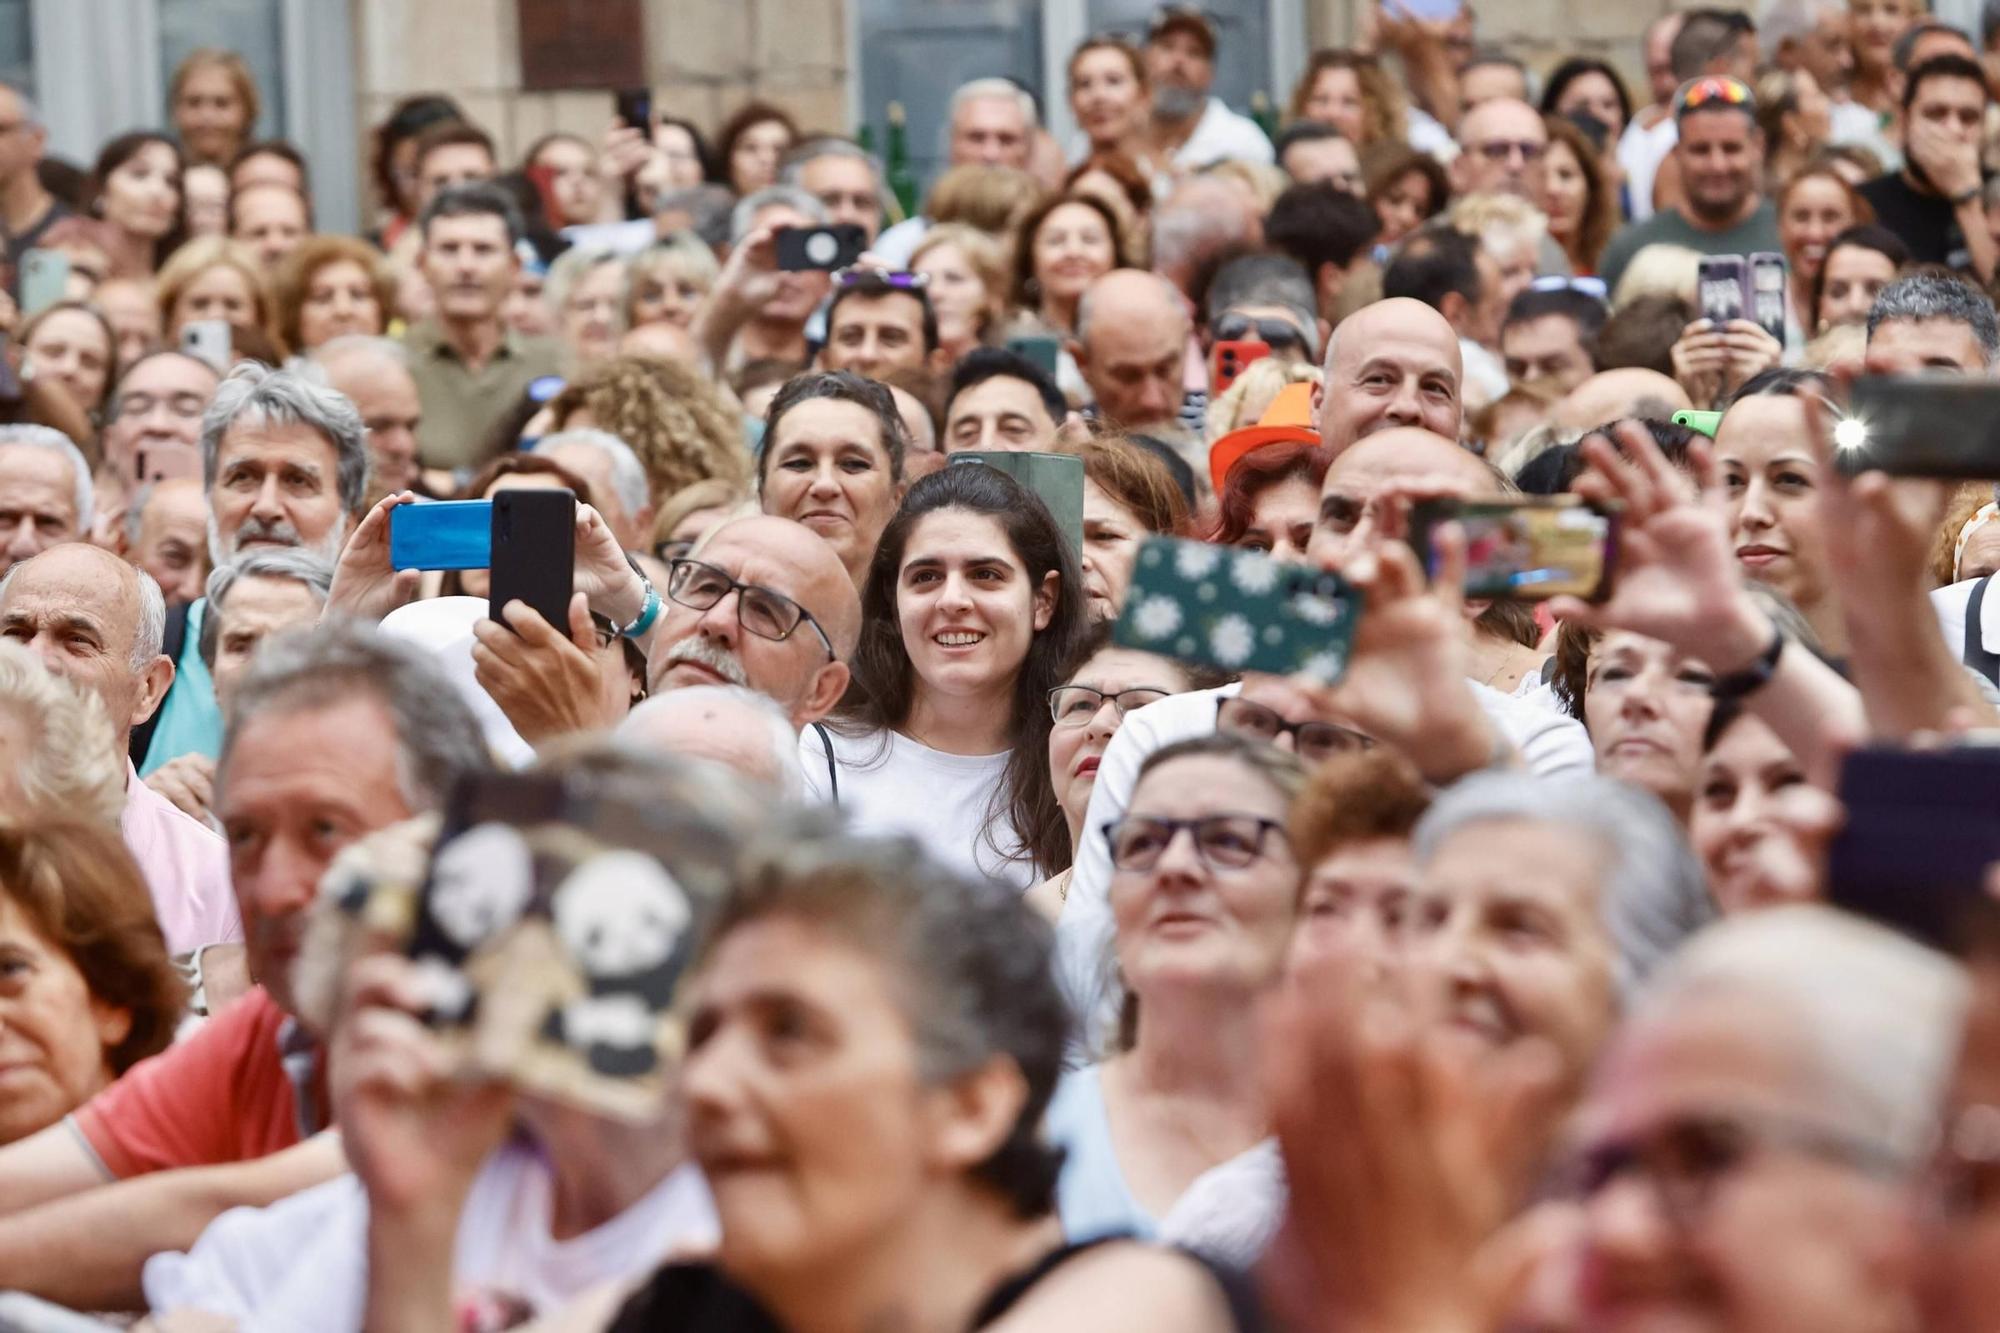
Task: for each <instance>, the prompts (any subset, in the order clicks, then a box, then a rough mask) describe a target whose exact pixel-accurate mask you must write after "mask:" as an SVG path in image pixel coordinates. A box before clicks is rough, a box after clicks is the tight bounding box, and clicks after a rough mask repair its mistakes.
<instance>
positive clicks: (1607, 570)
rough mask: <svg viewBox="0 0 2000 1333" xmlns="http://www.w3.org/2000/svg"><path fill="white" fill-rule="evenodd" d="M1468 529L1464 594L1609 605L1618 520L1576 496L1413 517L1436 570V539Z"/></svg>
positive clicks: (1414, 538) (1448, 508)
mask: <svg viewBox="0 0 2000 1333" xmlns="http://www.w3.org/2000/svg"><path fill="white" fill-rule="evenodd" d="M1450 520H1456V521H1457V522H1458V523H1459V524H1460V525H1461V526H1463V527H1464V529H1465V557H1466V570H1465V595H1466V596H1467V597H1471V598H1480V599H1487V600H1494V601H1501V600H1505V601H1516V602H1540V601H1546V600H1547V599H1549V598H1551V597H1581V598H1584V599H1585V600H1586V601H1593V602H1596V601H1602V600H1603V599H1604V598H1605V597H1607V596H1609V595H1610V592H1611V576H1612V572H1613V570H1614V569H1615V568H1616V567H1617V564H1618V514H1617V512H1616V511H1615V510H1611V509H1606V508H1603V507H1600V506H1597V505H1593V504H1590V503H1588V502H1586V501H1584V500H1583V499H1582V498H1580V497H1578V496H1574V495H1530V496H1522V497H1520V498H1518V499H1508V500H1427V501H1425V502H1424V503H1422V504H1419V505H1417V506H1416V507H1415V508H1414V509H1412V510H1411V511H1410V545H1412V546H1414V547H1416V549H1417V554H1418V556H1420V557H1421V558H1422V559H1423V561H1424V567H1425V568H1426V569H1428V570H1430V571H1431V572H1432V573H1433V574H1435V573H1436V572H1437V553H1436V551H1435V550H1434V549H1433V548H1432V541H1431V534H1432V533H1433V532H1434V531H1435V530H1436V529H1437V527H1438V525H1439V524H1441V523H1444V522H1447V521H1450Z"/></svg>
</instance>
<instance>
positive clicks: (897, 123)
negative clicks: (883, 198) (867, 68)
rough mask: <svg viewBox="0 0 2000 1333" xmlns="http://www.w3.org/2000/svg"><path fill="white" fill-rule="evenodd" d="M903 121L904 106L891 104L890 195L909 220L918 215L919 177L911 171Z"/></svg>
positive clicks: (906, 133)
mask: <svg viewBox="0 0 2000 1333" xmlns="http://www.w3.org/2000/svg"><path fill="white" fill-rule="evenodd" d="M903 120H904V117H903V104H902V103H901V102H891V103H889V157H888V161H887V163H886V164H885V165H886V166H887V168H888V172H889V193H891V194H893V195H895V196H896V202H897V203H898V204H899V205H901V207H902V210H903V216H904V217H906V218H908V217H915V216H916V214H917V177H916V173H914V172H913V171H911V170H910V145H909V139H908V132H907V130H906V128H905V126H904V123H903Z"/></svg>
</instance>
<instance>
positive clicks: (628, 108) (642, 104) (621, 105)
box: [614, 88, 653, 136]
mask: <svg viewBox="0 0 2000 1333" xmlns="http://www.w3.org/2000/svg"><path fill="white" fill-rule="evenodd" d="M614 105H615V106H616V107H617V110H618V119H620V120H622V121H624V122H625V123H626V124H627V125H629V126H631V127H632V128H633V129H635V130H644V131H645V132H646V133H647V135H648V136H651V134H652V133H653V90H652V89H651V88H625V89H622V90H620V91H619V93H618V94H617V99H616V102H615V103H614Z"/></svg>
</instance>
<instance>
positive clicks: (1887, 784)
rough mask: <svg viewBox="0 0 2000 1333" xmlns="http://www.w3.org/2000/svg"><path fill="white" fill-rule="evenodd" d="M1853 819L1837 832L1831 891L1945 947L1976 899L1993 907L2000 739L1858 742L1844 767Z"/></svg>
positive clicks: (1844, 799)
mask: <svg viewBox="0 0 2000 1333" xmlns="http://www.w3.org/2000/svg"><path fill="white" fill-rule="evenodd" d="M1840 800H1841V803H1842V804H1843V805H1844V806H1845V807H1846V810H1847V819H1846V822H1845V824H1844V825H1843V826H1842V827H1841V830H1840V832H1839V833H1838V834H1836V835H1835V837H1834V840H1833V847H1832V850H1831V852H1830V853H1829V858H1828V865H1827V897H1828V899H1829V900H1830V901H1831V902H1832V903H1833V905H1834V906H1836V907H1843V908H1846V909H1847V910H1848V911H1851V912H1859V913H1860V914H1861V915H1863V916H1867V917H1872V918H1874V919H1875V920H1877V921H1880V922H1882V923H1884V924H1885V925H1889V926H1893V927H1895V928H1896V929H1898V930H1901V931H1905V932H1907V933H1908V934H1911V935H1914V936H1915V937H1917V938H1918V939H1920V940H1923V941H1925V942H1926V943H1929V944H1934V945H1936V946H1938V947H1939V948H1947V949H1948V948H1951V947H1953V946H1954V945H1955V944H1957V943H1958V941H1959V928H1960V927H1961V926H1962V925H1963V923H1964V921H1965V919H1966V917H1967V916H1968V914H1969V913H1970V912H1971V911H1972V910H1973V909H1974V907H1975V905H1983V906H1984V907H1985V908H1986V909H1987V910H1992V902H1991V900H1990V899H1988V898H1987V897H1986V876H1987V871H1988V870H1989V869H1990V868H1991V867H1992V866H1993V865H1994V864H1995V863H1996V862H2000V820H1995V819H1994V817H1993V812H1994V810H1996V809H2000V746H1993V745H1961V746H1954V747H1951V748H1947V749H1942V750H1898V749H1888V748H1877V749H1866V750H1856V751H1855V752H1854V753H1853V754H1851V755H1849V756H1848V757H1847V762H1846V764H1845V765H1843V767H1842V769H1841V774H1840Z"/></svg>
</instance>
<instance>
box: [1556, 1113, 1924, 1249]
mask: <svg viewBox="0 0 2000 1333" xmlns="http://www.w3.org/2000/svg"><path fill="white" fill-rule="evenodd" d="M1773 1152H1788V1153H1795V1154H1800V1155H1803V1156H1807V1157H1816V1158H1820V1159H1822V1160H1825V1161H1831V1162H1837V1163H1841V1164H1845V1165H1848V1166H1852V1167H1855V1168H1857V1169H1860V1170H1863V1171H1867V1172H1870V1173H1874V1174H1885V1175H1886V1174H1891V1173H1893V1172H1895V1171H1896V1170H1897V1169H1898V1167H1899V1165H1900V1164H1899V1163H1898V1162H1897V1160H1896V1158H1895V1156H1894V1155H1893V1154H1892V1153H1891V1152H1890V1151H1889V1150H1888V1149H1887V1148H1886V1147H1884V1146H1882V1145H1880V1144H1875V1143H1869V1142H1866V1141H1864V1140H1862V1139H1859V1138H1856V1137H1853V1136H1850V1135H1846V1134H1842V1133H1839V1132H1837V1131H1835V1130H1832V1129H1829V1128H1827V1127H1825V1126H1823V1125H1814V1124H1809V1123H1807V1122H1805V1121H1802V1120H1792V1119H1788V1118H1784V1117H1778V1116H1757V1117H1746V1116H1734V1115H1709V1116H1703V1115H1690V1116H1685V1117H1682V1118H1680V1119H1676V1120H1671V1121H1668V1122H1667V1123H1666V1124H1664V1125H1661V1126H1659V1127H1658V1128H1656V1129H1654V1130H1652V1131H1651V1132H1649V1133H1647V1134H1645V1135H1643V1136H1639V1137H1634V1138H1630V1139H1618V1140H1613V1141H1610V1142H1606V1143H1600V1144H1597V1145H1596V1146H1594V1147H1591V1148H1589V1149H1586V1150H1585V1151H1583V1152H1581V1153H1578V1154H1576V1155H1575V1156H1573V1157H1572V1158H1571V1159H1570V1160H1569V1161H1568V1162H1567V1163H1565V1164H1564V1165H1563V1166H1562V1167H1561V1168H1559V1169H1558V1171H1557V1173H1556V1176H1555V1179H1554V1182H1553V1184H1554V1193H1555V1195H1556V1197H1558V1198H1561V1199H1565V1200H1568V1201H1569V1202H1572V1203H1579V1204H1582V1203H1588V1202H1590V1201H1591V1200H1592V1199H1595V1198H1596V1197H1597V1196H1598V1195H1600V1194H1602V1193H1603V1192H1604V1191H1605V1190H1606V1189H1608V1188H1610V1186H1611V1185H1612V1184H1613V1182H1615V1181H1617V1180H1618V1179H1620V1178H1621V1177H1624V1176H1629V1175H1635V1174H1636V1175H1639V1176H1643V1177H1644V1178H1645V1180H1646V1183H1647V1184H1648V1185H1650V1186H1651V1187H1652V1191H1653V1197H1654V1199H1655V1200H1656V1201H1657V1203H1658V1205H1659V1208H1660V1215H1661V1216H1662V1217H1663V1218H1665V1219H1666V1220H1667V1221H1668V1223H1670V1224H1671V1225H1672V1226H1674V1227H1675V1228H1676V1229H1680V1230H1686V1229H1688V1228H1690V1227H1692V1226H1693V1225H1694V1224H1695V1223H1697V1222H1699V1221H1700V1220H1701V1218H1702V1215H1703V1214H1704V1213H1705V1212H1706V1211H1707V1209H1708V1207H1709V1205H1710V1204H1711V1203H1712V1202H1713V1201H1714V1198H1715V1196H1716V1194H1717V1193H1718V1192H1719V1191H1720V1190H1721V1189H1722V1188H1723V1186H1724V1185H1726V1184H1727V1183H1728V1181H1729V1179H1730V1178H1731V1177H1732V1176H1734V1175H1736V1174H1737V1173H1738V1172H1740V1171H1741V1170H1742V1169H1743V1168H1744V1167H1745V1165H1747V1164H1748V1163H1749V1162H1750V1160H1751V1159H1752V1158H1754V1157H1756V1156H1758V1155H1760V1154H1766V1153H1773Z"/></svg>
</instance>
